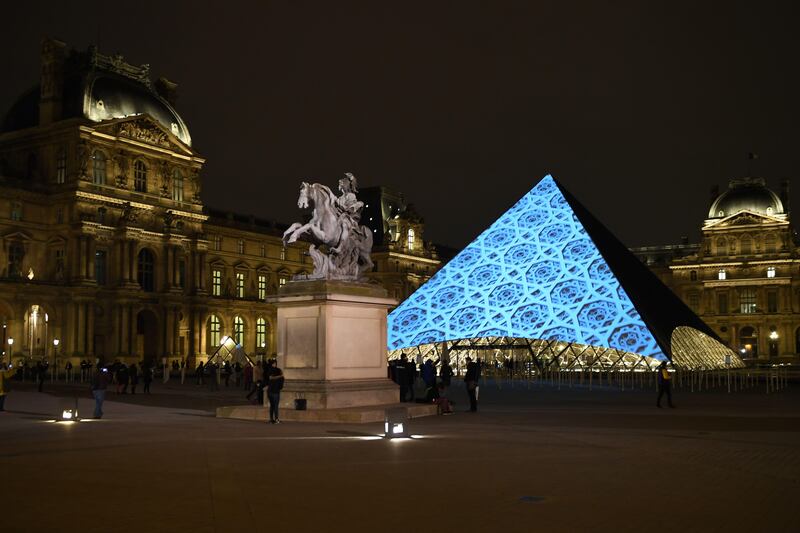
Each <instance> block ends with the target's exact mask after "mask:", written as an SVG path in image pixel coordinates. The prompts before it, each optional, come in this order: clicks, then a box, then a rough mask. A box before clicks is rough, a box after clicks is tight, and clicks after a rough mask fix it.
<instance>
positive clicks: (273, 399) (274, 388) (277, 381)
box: [267, 359, 284, 424]
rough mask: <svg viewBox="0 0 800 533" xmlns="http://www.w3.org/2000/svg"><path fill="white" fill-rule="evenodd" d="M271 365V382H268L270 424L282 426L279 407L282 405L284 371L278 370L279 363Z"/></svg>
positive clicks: (272, 362)
mask: <svg viewBox="0 0 800 533" xmlns="http://www.w3.org/2000/svg"><path fill="white" fill-rule="evenodd" d="M270 363H271V364H270V365H269V380H268V381H267V399H268V400H269V422H270V424H280V423H281V421H280V418H278V406H279V405H280V403H281V389H283V382H284V379H283V371H282V370H281V369H280V368H278V362H277V361H276V360H274V359H273V360H272V361H271V362H270Z"/></svg>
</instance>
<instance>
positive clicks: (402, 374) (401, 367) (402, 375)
mask: <svg viewBox="0 0 800 533" xmlns="http://www.w3.org/2000/svg"><path fill="white" fill-rule="evenodd" d="M408 366H409V362H408V358H407V357H406V354H400V360H399V361H398V362H397V363H396V364H395V367H394V371H395V377H396V379H397V384H398V385H400V401H401V402H405V401H406V396H408V376H407V375H406V373H407V372H408Z"/></svg>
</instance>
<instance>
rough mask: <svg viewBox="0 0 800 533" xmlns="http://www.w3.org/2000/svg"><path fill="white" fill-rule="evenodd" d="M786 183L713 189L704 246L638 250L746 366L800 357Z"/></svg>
mask: <svg viewBox="0 0 800 533" xmlns="http://www.w3.org/2000/svg"><path fill="white" fill-rule="evenodd" d="M788 199H789V188H788V183H787V182H784V183H783V184H782V187H781V191H780V194H776V193H775V192H773V191H772V190H770V189H769V188H768V187H767V186H766V183H765V181H764V180H763V179H761V178H739V179H734V180H731V182H730V184H729V187H728V189H727V190H726V191H724V192H723V193H722V194H719V191H718V190H714V191H712V199H711V206H710V208H709V211H708V216H707V217H706V219H705V221H704V222H703V226H702V239H701V242H700V243H699V244H689V243H688V242H686V241H685V242H683V243H681V244H677V245H669V246H651V247H642V248H636V249H634V250H633V251H634V253H636V254H637V255H638V256H639V257H640V258H641V259H642V260H643V261H644V262H645V263H647V264H648V266H650V268H651V270H653V271H654V272H655V273H656V274H657V275H658V276H659V277H660V278H661V280H662V281H664V283H666V284H667V285H668V286H669V287H670V288H671V289H672V290H673V291H674V292H675V293H676V294H677V295H678V296H679V297H680V298H681V299H682V300H683V301H684V302H685V303H686V304H687V305H688V306H689V307H690V308H691V309H692V310H694V311H695V312H696V313H697V314H698V315H699V316H700V317H701V318H702V319H703V320H704V321H705V322H706V323H707V324H708V325H709V326H711V328H712V329H713V330H714V331H715V332H716V333H717V335H719V337H720V338H721V339H722V340H723V341H724V342H725V343H726V344H727V345H728V346H730V347H731V348H733V349H734V350H736V351H737V352H738V353H740V354H741V356H742V358H743V359H744V360H745V361H746V362H747V363H748V364H751V365H753V364H758V363H764V362H768V363H775V362H794V363H797V362H798V354H800V257H798V246H797V243H796V242H795V239H794V233H793V230H792V227H791V224H790V217H789V203H788Z"/></svg>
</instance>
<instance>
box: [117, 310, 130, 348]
mask: <svg viewBox="0 0 800 533" xmlns="http://www.w3.org/2000/svg"><path fill="white" fill-rule="evenodd" d="M117 312H118V313H119V321H118V323H119V331H118V332H117V335H119V354H120V355H128V354H129V353H130V324H131V321H130V318H129V317H128V312H129V310H128V305H127V304H122V305H120V306H119V309H118V310H117Z"/></svg>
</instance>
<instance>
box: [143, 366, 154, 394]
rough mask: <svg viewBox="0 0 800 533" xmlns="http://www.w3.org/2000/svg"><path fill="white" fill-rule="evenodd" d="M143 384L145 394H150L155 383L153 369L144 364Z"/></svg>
mask: <svg viewBox="0 0 800 533" xmlns="http://www.w3.org/2000/svg"><path fill="white" fill-rule="evenodd" d="M142 382H143V383H144V390H143V391H142V392H143V393H144V394H150V384H151V383H152V382H153V369H152V368H150V364H148V363H146V362H145V363H144V364H143V365H142Z"/></svg>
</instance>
